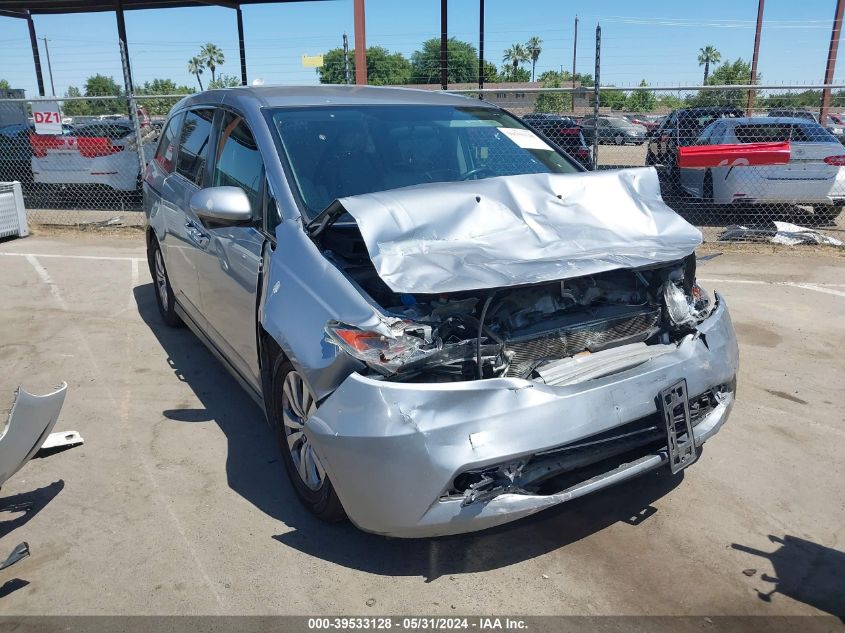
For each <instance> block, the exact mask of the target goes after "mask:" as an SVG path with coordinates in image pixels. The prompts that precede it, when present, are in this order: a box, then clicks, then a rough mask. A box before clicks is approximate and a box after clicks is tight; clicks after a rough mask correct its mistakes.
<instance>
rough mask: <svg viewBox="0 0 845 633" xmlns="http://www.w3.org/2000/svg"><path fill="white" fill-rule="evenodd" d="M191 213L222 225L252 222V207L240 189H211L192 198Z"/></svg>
mask: <svg viewBox="0 0 845 633" xmlns="http://www.w3.org/2000/svg"><path fill="white" fill-rule="evenodd" d="M190 204H191V211H193V212H194V213H195V214H196V215H197V216H198V217H200V218H204V219H208V220H212V221H214V222H217V223H222V224H241V223H243V222H250V221H251V220H252V205H250V203H249V198H247V197H246V194H245V193H244V191H243V189H241V188H240V187H209V188H208V189H200V190H199V191H197V192H196V193H195V194H194V195H192V196H191V203H190Z"/></svg>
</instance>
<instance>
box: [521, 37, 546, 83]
mask: <svg viewBox="0 0 845 633" xmlns="http://www.w3.org/2000/svg"><path fill="white" fill-rule="evenodd" d="M542 44H543V40H541V39H540V38H539V37H537V36H536V35H535V36H534V37H530V38H528V41H527V42H526V43H525V50H526V51H527V52H528V56H529V57H530V58H531V81H534V72H535V70H536V69H537V60H538V59H540V53H542V52H543V49H542V48H541V45H542Z"/></svg>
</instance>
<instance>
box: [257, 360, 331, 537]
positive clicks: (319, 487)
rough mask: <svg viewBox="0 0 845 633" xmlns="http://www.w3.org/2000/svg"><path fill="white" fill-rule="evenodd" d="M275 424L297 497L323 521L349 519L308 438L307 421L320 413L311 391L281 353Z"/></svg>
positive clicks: (275, 379)
mask: <svg viewBox="0 0 845 633" xmlns="http://www.w3.org/2000/svg"><path fill="white" fill-rule="evenodd" d="M271 400H272V410H271V411H272V423H273V429H274V431H275V432H276V439H277V440H278V442H279V448H280V450H281V451H282V461H284V463H285V470H287V473H288V477H289V478H290V481H291V484H292V485H293V489H294V491H295V492H296V496H297V497H299V500H300V501H301V502H302V504H303V505H304V506H305V507H306V508H307V509H308V510H309V511H311V512H312V513H313V514H314V515H315V516H317V517H318V518H320V519H322V520H324V521H342V520H343V519H345V518H346V513H345V512H344V511H343V506H342V505H341V504H340V499H338V498H337V493H335V490H334V486H332V482H331V481H330V480H329V476H328V474H326V470H325V468H324V467H323V462H322V460H321V459H320V457H319V455H317V453H316V451H315V450H314V446H313V445H312V444H311V442H310V441H309V440H308V437H307V436H306V435H305V422H306V421H307V420H308V418H309V417H311V415H312V414H313V413H314V412H315V411H316V410H317V402H316V399H315V398H314V394H312V393H311V389H310V388H309V387H308V384H307V383H306V382H305V380H304V379H303V377H302V376H301V375H300V374H299V372H297V371H296V370H295V369H294V368H293V365H291V364H290V363H289V362H288V361H287V359H285V357H284V356H283V355H281V354H279V355H278V356H277V358H276V361H275V363H274V366H273V380H272V394H271Z"/></svg>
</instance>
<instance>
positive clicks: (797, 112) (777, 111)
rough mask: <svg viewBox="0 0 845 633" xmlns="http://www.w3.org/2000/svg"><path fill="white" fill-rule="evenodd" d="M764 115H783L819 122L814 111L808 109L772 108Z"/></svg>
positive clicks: (782, 116)
mask: <svg viewBox="0 0 845 633" xmlns="http://www.w3.org/2000/svg"><path fill="white" fill-rule="evenodd" d="M766 116H770V117H777V118H781V119H782V118H784V117H792V118H796V119H807V120H808V121H813V122H814V123H818V122H819V118H818V116H816V115H815V113H813V112H810V111H809V110H802V109H801V108H794V109H791V108H772V109H771V110H769V111H768V112H767V113H766Z"/></svg>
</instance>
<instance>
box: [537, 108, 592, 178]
mask: <svg viewBox="0 0 845 633" xmlns="http://www.w3.org/2000/svg"><path fill="white" fill-rule="evenodd" d="M522 120H523V122H525V123H527V124H528V125H529V126H530V127H532V128H534V129H535V130H537V131H538V132H540V133H542V134H544V135H545V136H546V138H548V139H549V140H550V141H552V142H553V143H555V144H556V145H557V146H558V147H560V148H561V149H562V150H563V151H564V152H566V153H567V154H569V155H570V156H572V158H574V159H575V160H577V161H578V162H579V163H581V165H583V166H584V167H585V168H587V169H592V168H593V148H592V147H590V146H589V145H587V142H586V140H585V139H584V134H583V133H582V132H581V126H580V125H578V123H577V122H576V121H575V119H573V118H571V117H565V116H560V115H557V114H543V113H540V112H535V113H532V114H526V115H525V116H523V117H522Z"/></svg>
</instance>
